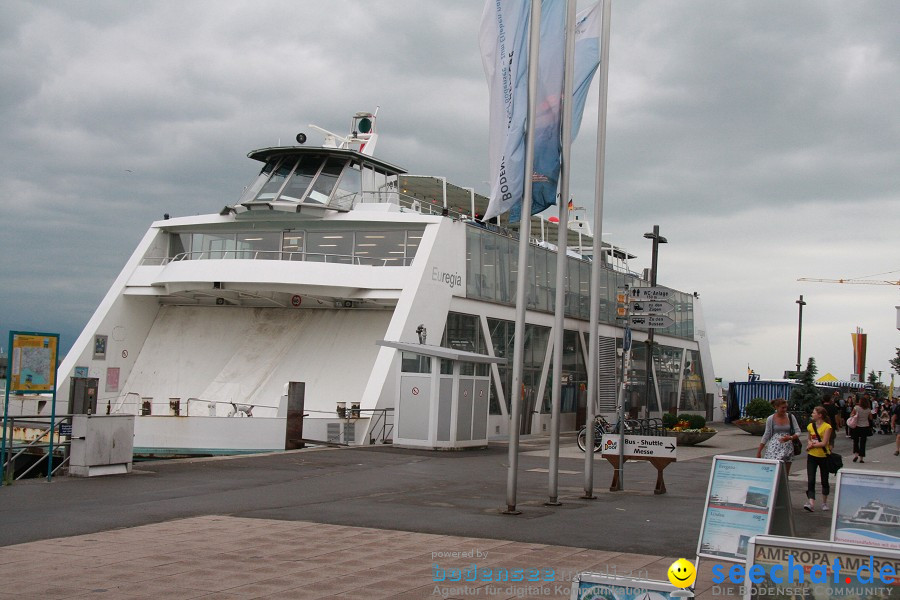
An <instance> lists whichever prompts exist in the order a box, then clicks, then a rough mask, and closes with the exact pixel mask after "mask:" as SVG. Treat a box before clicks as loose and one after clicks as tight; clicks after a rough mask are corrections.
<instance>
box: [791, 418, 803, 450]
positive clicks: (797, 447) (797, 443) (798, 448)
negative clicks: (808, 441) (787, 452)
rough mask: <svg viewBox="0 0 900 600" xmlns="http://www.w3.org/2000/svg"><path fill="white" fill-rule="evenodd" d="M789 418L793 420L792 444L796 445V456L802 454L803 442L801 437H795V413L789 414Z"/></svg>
mask: <svg viewBox="0 0 900 600" xmlns="http://www.w3.org/2000/svg"><path fill="white" fill-rule="evenodd" d="M788 418H789V419H790V420H791V444H793V446H794V456H800V455H801V454H803V444H801V443H800V439H799V438H797V439H794V415H788Z"/></svg>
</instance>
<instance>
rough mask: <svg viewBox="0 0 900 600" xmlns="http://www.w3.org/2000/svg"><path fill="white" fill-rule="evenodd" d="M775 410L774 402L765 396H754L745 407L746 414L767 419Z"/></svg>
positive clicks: (754, 417) (753, 417)
mask: <svg viewBox="0 0 900 600" xmlns="http://www.w3.org/2000/svg"><path fill="white" fill-rule="evenodd" d="M774 412H775V408H774V407H773V406H772V403H771V402H769V401H768V400H766V399H765V398H754V399H753V400H751V401H750V402H748V403H747V406H746V407H745V408H744V414H745V415H747V416H748V417H750V418H752V419H765V418H766V417H768V416H769V415H771V414H772V413H774Z"/></svg>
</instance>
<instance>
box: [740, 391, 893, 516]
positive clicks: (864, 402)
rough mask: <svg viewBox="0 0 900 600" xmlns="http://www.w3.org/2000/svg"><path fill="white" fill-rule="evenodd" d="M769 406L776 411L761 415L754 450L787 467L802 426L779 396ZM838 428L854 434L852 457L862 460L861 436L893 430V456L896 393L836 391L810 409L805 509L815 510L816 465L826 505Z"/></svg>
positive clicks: (863, 441) (863, 440)
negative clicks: (759, 435)
mask: <svg viewBox="0 0 900 600" xmlns="http://www.w3.org/2000/svg"><path fill="white" fill-rule="evenodd" d="M772 407H773V408H774V409H775V412H774V414H772V415H770V416H769V418H768V419H767V420H766V429H765V432H764V433H763V437H762V439H761V440H760V444H759V449H758V450H757V452H756V456H757V458H769V459H775V460H779V461H781V462H782V463H784V465H785V469H786V470H787V472H788V473H790V468H791V463H792V461H793V459H794V456H795V455H796V454H798V453H799V452H800V449H802V442H800V437H801V430H800V427H799V425H798V423H797V420H796V419H795V417H794V415H792V414H790V413H789V412H788V404H787V401H785V400H784V398H777V399H775V400H773V401H772ZM842 430H843V431H844V434H845V435H846V436H847V437H848V438H850V439H852V440H853V462H859V463H865V462H866V441H867V440H868V438H870V437H871V436H873V435H891V434H894V435H896V440H895V448H894V456H900V401H898V400H897V399H896V398H895V399H893V400H891V399H890V398H888V399H885V400H881V401H879V400H878V398H877V397H873V396H871V395H870V394H868V393H864V394H859V395H857V394H848V395H847V396H843V395H842V394H841V393H840V392H839V391H835V392H834V393H833V394H832V395H831V396H828V397H826V398H825V399H824V401H823V402H822V405H821V406H817V407H815V408H814V409H813V410H812V413H811V414H810V421H809V424H808V425H807V426H806V475H807V488H806V497H807V501H806V504H804V505H803V508H804V510H806V511H809V512H813V511H815V510H816V489H815V485H816V471H818V472H819V480H820V482H821V489H822V504H821V508H820V510H823V511H827V510H828V509H829V507H828V495H829V494H830V492H831V486H830V483H829V473H828V468H827V466H826V463H827V457H828V454H829V453H830V452H831V449H832V448H833V447H834V444H835V440H836V436H837V435H839V432H840V431H842ZM798 444H799V447H798V449H797V450H795V445H798Z"/></svg>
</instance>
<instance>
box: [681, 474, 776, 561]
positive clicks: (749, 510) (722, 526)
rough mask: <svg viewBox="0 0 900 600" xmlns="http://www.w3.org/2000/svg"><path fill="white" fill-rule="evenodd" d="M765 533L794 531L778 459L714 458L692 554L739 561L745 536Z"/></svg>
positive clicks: (744, 554) (745, 546)
mask: <svg viewBox="0 0 900 600" xmlns="http://www.w3.org/2000/svg"><path fill="white" fill-rule="evenodd" d="M766 533H778V534H784V535H793V533H794V522H793V517H792V516H791V502H790V492H789V487H788V483H787V474H786V473H785V471H784V468H783V466H782V464H781V463H780V462H779V461H777V460H768V459H764V458H742V457H737V456H716V457H714V458H713V464H712V469H711V470H710V475H709V487H708V489H707V492H706V503H705V504H704V511H703V523H702V524H701V525H700V539H699V541H698V544H697V556H704V557H708V558H718V559H725V560H730V561H744V560H745V559H746V558H747V549H748V544H749V542H750V538H752V537H753V536H754V535H761V534H766Z"/></svg>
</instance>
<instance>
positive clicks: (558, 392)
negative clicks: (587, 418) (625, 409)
mask: <svg viewBox="0 0 900 600" xmlns="http://www.w3.org/2000/svg"><path fill="white" fill-rule="evenodd" d="M576 4H577V3H576V0H568V2H567V4H566V55H565V74H564V77H563V103H562V105H563V106H562V109H563V110H562V125H561V127H562V132H561V133H562V135H561V136H560V137H562V144H561V145H562V148H561V155H562V156H561V162H560V176H559V203H558V204H559V223H558V224H557V230H556V231H557V234H556V306H555V307H554V309H555V312H554V319H553V331H554V333H555V338H556V342H555V344H554V346H553V394H552V396H551V405H550V406H551V408H550V481H549V483H548V488H549V496H550V497H549V499H548V500H547V502H546V504H548V505H551V506H556V505H558V504H559V500H558V498H559V492H558V489H559V412H560V404H561V400H562V365H563V353H564V352H565V343H564V339H565V324H564V320H565V316H566V267H567V265H568V262H569V257H568V256H567V255H566V249H567V248H568V238H569V207H568V203H569V172H570V171H571V168H572V163H571V159H570V157H571V155H572V86H573V83H572V81H573V80H574V79H575V5H576ZM586 451H587V452H592V451H593V449H592V448H588V449H587V450H586Z"/></svg>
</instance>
